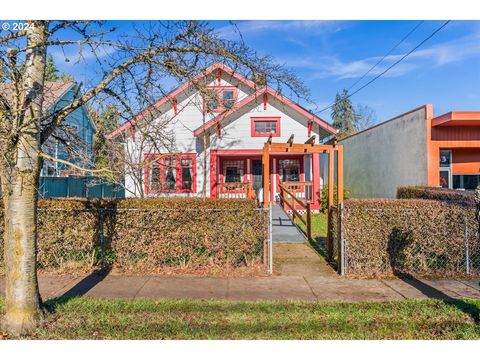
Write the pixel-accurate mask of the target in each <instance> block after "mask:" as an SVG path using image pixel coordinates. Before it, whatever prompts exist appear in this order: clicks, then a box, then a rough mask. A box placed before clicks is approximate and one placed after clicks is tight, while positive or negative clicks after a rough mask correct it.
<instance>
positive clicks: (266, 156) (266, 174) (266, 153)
mask: <svg viewBox="0 0 480 360" xmlns="http://www.w3.org/2000/svg"><path fill="white" fill-rule="evenodd" d="M269 146H270V145H269V144H265V145H263V156H262V163H263V207H264V208H265V209H267V208H268V202H269V200H270V193H269V191H270V182H269V179H270V149H269Z"/></svg>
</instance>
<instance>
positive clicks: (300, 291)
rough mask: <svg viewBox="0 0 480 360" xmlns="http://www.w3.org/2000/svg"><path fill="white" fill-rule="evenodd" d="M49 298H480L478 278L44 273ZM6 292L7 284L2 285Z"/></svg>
mask: <svg viewBox="0 0 480 360" xmlns="http://www.w3.org/2000/svg"><path fill="white" fill-rule="evenodd" d="M39 281H40V292H41V294H42V297H43V298H44V299H49V298H55V297H58V296H87V297H91V298H129V299H139V298H155V299H159V298H166V299H227V300H306V301H317V300H335V301H383V300H401V299H405V298H415V299H424V298H427V297H434V298H447V299H448V298H453V299H458V298H480V287H479V281H478V280H475V281H473V280H438V281H427V280H415V281H403V280H399V279H392V280H345V279H334V278H329V277H318V276H317V277H315V276H271V277H255V278H202V277H193V276H168V277H164V276H155V275H150V276H143V275H128V276H127V275H108V276H105V277H104V276H102V275H89V276H85V277H75V276H67V275H62V276H60V275H57V276H54V275H41V276H40V277H39ZM0 288H1V289H0V290H1V293H2V294H3V293H4V291H5V289H4V281H3V279H2V280H1V281H0Z"/></svg>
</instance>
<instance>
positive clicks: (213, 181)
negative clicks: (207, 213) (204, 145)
mask: <svg viewBox="0 0 480 360" xmlns="http://www.w3.org/2000/svg"><path fill="white" fill-rule="evenodd" d="M203 171H207V169H203ZM210 197H211V198H216V197H218V195H217V152H216V151H215V150H210Z"/></svg>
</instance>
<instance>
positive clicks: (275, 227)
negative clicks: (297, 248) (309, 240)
mask: <svg viewBox="0 0 480 360" xmlns="http://www.w3.org/2000/svg"><path fill="white" fill-rule="evenodd" d="M305 240H306V237H305V235H304V234H303V232H301V231H300V230H299V229H298V228H297V226H296V225H295V224H294V223H293V221H292V219H290V217H289V216H288V215H287V213H286V212H285V211H284V210H283V209H282V207H281V206H280V205H277V204H275V205H273V206H272V241H273V242H274V243H293V244H301V243H304V242H305Z"/></svg>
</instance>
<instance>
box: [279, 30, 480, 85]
mask: <svg viewBox="0 0 480 360" xmlns="http://www.w3.org/2000/svg"><path fill="white" fill-rule="evenodd" d="M405 54H406V53H401V54H394V55H389V56H387V57H386V58H385V59H384V60H383V61H382V62H381V63H380V64H379V65H378V66H376V67H375V68H374V69H373V70H372V71H370V73H369V74H368V76H370V77H371V76H376V75H379V74H380V73H382V72H384V71H385V70H386V69H387V68H388V67H389V66H391V65H392V64H393V63H395V62H396V61H398V60H399V59H401V58H402V57H403V56H404V55H405ZM476 56H480V34H478V33H474V34H472V35H470V36H467V37H462V38H458V39H456V40H451V41H448V42H444V43H440V44H436V45H433V46H430V47H427V48H424V49H422V48H420V49H419V50H417V51H415V52H413V53H412V54H410V55H409V56H408V57H407V58H405V59H404V60H403V61H402V62H401V63H399V64H398V65H396V66H394V67H393V68H392V69H391V70H389V71H388V72H387V73H386V74H385V75H384V76H385V77H395V76H401V75H405V74H407V73H409V72H411V71H413V70H417V69H419V68H422V67H427V66H429V67H432V66H433V67H440V66H444V65H448V64H452V63H458V62H461V61H464V60H467V59H469V58H472V57H476ZM382 57H383V55H382V56H372V57H368V58H364V59H359V60H353V61H343V60H342V59H341V58H339V57H338V56H337V55H331V56H325V55H323V56H315V55H310V56H308V57H302V58H298V57H291V58H284V59H282V61H281V62H283V63H285V65H287V66H290V67H298V68H305V69H309V70H311V71H312V78H317V79H321V78H337V79H349V78H351V79H354V78H359V77H361V76H363V74H365V73H366V72H367V71H368V70H370V68H371V67H372V66H373V65H375V64H376V63H377V62H378V61H379V60H380V59H381V58H382Z"/></svg>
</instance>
